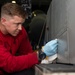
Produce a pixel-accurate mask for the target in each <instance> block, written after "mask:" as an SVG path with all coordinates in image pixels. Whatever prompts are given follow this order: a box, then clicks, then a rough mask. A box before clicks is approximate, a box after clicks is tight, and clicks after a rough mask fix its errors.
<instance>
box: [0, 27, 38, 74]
mask: <svg viewBox="0 0 75 75" xmlns="http://www.w3.org/2000/svg"><path fill="white" fill-rule="evenodd" d="M16 52H18V53H19V55H20V56H18V55H17V56H16V55H15V54H16ZM32 52H33V51H32V47H31V45H30V43H29V39H28V36H27V33H26V31H25V29H24V28H22V31H20V33H19V34H18V35H17V36H16V37H13V36H11V35H9V34H7V35H4V34H2V33H1V31H0V75H2V74H1V73H2V70H4V71H6V72H8V73H12V72H16V71H21V70H23V69H27V68H30V67H32V66H33V65H34V64H37V63H38V58H37V54H36V53H34V52H33V53H32Z"/></svg>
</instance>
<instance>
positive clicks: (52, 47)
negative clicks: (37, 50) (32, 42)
mask: <svg viewBox="0 0 75 75" xmlns="http://www.w3.org/2000/svg"><path fill="white" fill-rule="evenodd" d="M57 45H58V44H57V39H54V40H51V41H49V42H48V43H46V44H45V45H44V47H43V48H42V50H43V52H44V53H45V54H46V56H52V55H54V54H56V53H57Z"/></svg>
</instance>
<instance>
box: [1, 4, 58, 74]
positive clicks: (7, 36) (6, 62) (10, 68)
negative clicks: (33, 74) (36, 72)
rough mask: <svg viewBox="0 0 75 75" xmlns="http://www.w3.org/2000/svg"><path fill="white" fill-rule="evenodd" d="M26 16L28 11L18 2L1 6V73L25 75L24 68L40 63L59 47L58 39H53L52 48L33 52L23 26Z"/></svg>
mask: <svg viewBox="0 0 75 75" xmlns="http://www.w3.org/2000/svg"><path fill="white" fill-rule="evenodd" d="M25 18H26V12H25V11H24V10H23V9H22V8H21V7H20V6H19V5H17V4H13V3H6V4H5V5H3V6H2V8H1V19H0V75H1V74H2V75H3V74H8V73H9V74H14V75H15V74H16V75H18V74H19V75H23V74H22V71H23V70H26V72H27V70H28V69H30V68H31V67H33V66H34V65H35V64H38V63H40V62H39V61H40V60H42V59H44V58H45V57H46V55H47V53H48V56H49V53H51V52H49V51H50V50H54V49H55V48H56V47H57V41H56V40H52V41H54V42H53V43H51V46H52V45H55V46H54V47H53V48H52V49H50V50H47V51H46V49H47V48H46V47H47V46H46V47H45V48H46V49H43V51H40V52H33V50H32V47H31V45H30V42H29V39H28V36H27V33H26V31H25V29H24V28H23V27H22V24H23V22H24V21H25ZM49 43H50V42H49ZM49 47H50V46H49ZM55 50H56V49H55ZM16 53H18V54H17V55H16ZM23 72H25V71H23ZM20 73H21V74H20ZM28 73H29V72H28ZM28 73H27V74H28ZM27 74H26V75H27ZM28 75H29V74H28Z"/></svg>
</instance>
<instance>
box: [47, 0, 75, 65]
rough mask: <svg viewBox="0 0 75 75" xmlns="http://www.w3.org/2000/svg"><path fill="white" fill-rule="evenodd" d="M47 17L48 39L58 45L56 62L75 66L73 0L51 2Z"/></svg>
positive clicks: (74, 0)
mask: <svg viewBox="0 0 75 75" xmlns="http://www.w3.org/2000/svg"><path fill="white" fill-rule="evenodd" d="M47 16H50V17H48V18H47V20H48V19H49V20H50V21H49V20H48V21H49V24H48V26H49V28H50V29H51V30H49V34H50V35H51V37H50V36H49V34H48V36H49V37H48V38H50V39H54V38H57V39H58V43H59V44H58V60H57V62H61V63H71V64H75V0H52V3H51V5H50V13H49V11H48V13H47ZM50 39H48V40H50Z"/></svg>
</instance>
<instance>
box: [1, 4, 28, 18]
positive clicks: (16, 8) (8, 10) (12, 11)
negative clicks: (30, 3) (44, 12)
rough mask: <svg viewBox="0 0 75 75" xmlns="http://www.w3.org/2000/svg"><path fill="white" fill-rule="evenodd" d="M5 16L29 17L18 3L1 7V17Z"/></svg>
mask: <svg viewBox="0 0 75 75" xmlns="http://www.w3.org/2000/svg"><path fill="white" fill-rule="evenodd" d="M3 15H9V16H15V15H16V16H20V17H22V18H25V17H26V16H27V12H26V11H25V10H24V9H23V8H22V7H21V6H20V5H18V4H16V3H6V4H4V5H3V6H2V7H1V16H3Z"/></svg>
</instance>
